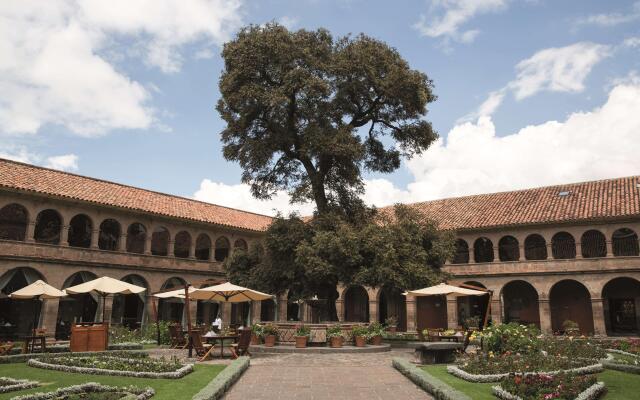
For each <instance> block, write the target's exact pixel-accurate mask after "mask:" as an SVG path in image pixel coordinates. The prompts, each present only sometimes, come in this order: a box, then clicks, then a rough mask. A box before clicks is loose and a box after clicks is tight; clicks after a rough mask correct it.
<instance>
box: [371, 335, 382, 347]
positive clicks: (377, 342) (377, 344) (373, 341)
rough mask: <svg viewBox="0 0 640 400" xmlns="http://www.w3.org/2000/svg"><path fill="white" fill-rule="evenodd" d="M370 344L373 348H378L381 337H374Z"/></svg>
mask: <svg viewBox="0 0 640 400" xmlns="http://www.w3.org/2000/svg"><path fill="white" fill-rule="evenodd" d="M371 344H372V345H374V346H380V345H381V344H382V336H381V335H376V336H373V337H372V338H371Z"/></svg>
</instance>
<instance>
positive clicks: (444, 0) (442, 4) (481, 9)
mask: <svg viewBox="0 0 640 400" xmlns="http://www.w3.org/2000/svg"><path fill="white" fill-rule="evenodd" d="M507 3H508V0H435V1H433V2H432V5H431V7H430V10H429V12H428V13H427V14H422V15H420V20H419V21H418V22H417V23H416V24H415V25H414V26H413V27H414V28H415V29H417V30H418V32H420V34H421V35H422V36H429V37H432V38H439V37H442V38H444V40H445V42H447V41H448V40H455V41H458V42H461V43H471V42H473V41H474V39H475V38H476V37H477V36H478V34H479V33H480V31H479V30H477V29H470V30H466V31H463V30H461V28H462V25H464V24H465V23H467V22H468V21H469V20H470V19H471V18H473V17H475V16H476V15H478V14H486V13H490V12H497V11H501V10H503V9H505V8H506V7H507Z"/></svg>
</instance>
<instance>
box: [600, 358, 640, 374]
mask: <svg viewBox="0 0 640 400" xmlns="http://www.w3.org/2000/svg"><path fill="white" fill-rule="evenodd" d="M602 365H603V366H604V367H605V368H607V369H614V370H616V371H622V372H628V373H630V374H639V375H640V365H633V364H622V363H618V362H615V361H609V360H607V361H602Z"/></svg>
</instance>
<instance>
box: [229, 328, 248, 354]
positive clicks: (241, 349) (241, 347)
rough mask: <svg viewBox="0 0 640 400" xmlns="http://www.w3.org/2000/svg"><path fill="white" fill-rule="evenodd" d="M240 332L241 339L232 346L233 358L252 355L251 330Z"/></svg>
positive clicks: (241, 330)
mask: <svg viewBox="0 0 640 400" xmlns="http://www.w3.org/2000/svg"><path fill="white" fill-rule="evenodd" d="M239 332H240V338H239V339H238V343H234V344H232V345H231V356H232V357H233V358H238V357H240V356H244V355H248V356H250V355H251V353H250V352H249V344H251V329H240V330H239Z"/></svg>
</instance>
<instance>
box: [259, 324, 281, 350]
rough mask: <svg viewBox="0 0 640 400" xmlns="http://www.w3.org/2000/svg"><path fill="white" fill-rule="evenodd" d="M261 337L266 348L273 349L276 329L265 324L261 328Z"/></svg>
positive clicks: (271, 325)
mask: <svg viewBox="0 0 640 400" xmlns="http://www.w3.org/2000/svg"><path fill="white" fill-rule="evenodd" d="M262 336H263V338H264V345H265V346H266V347H273V346H274V345H275V344H276V338H277V337H278V327H277V326H275V325H273V324H266V325H265V326H263V327H262Z"/></svg>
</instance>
